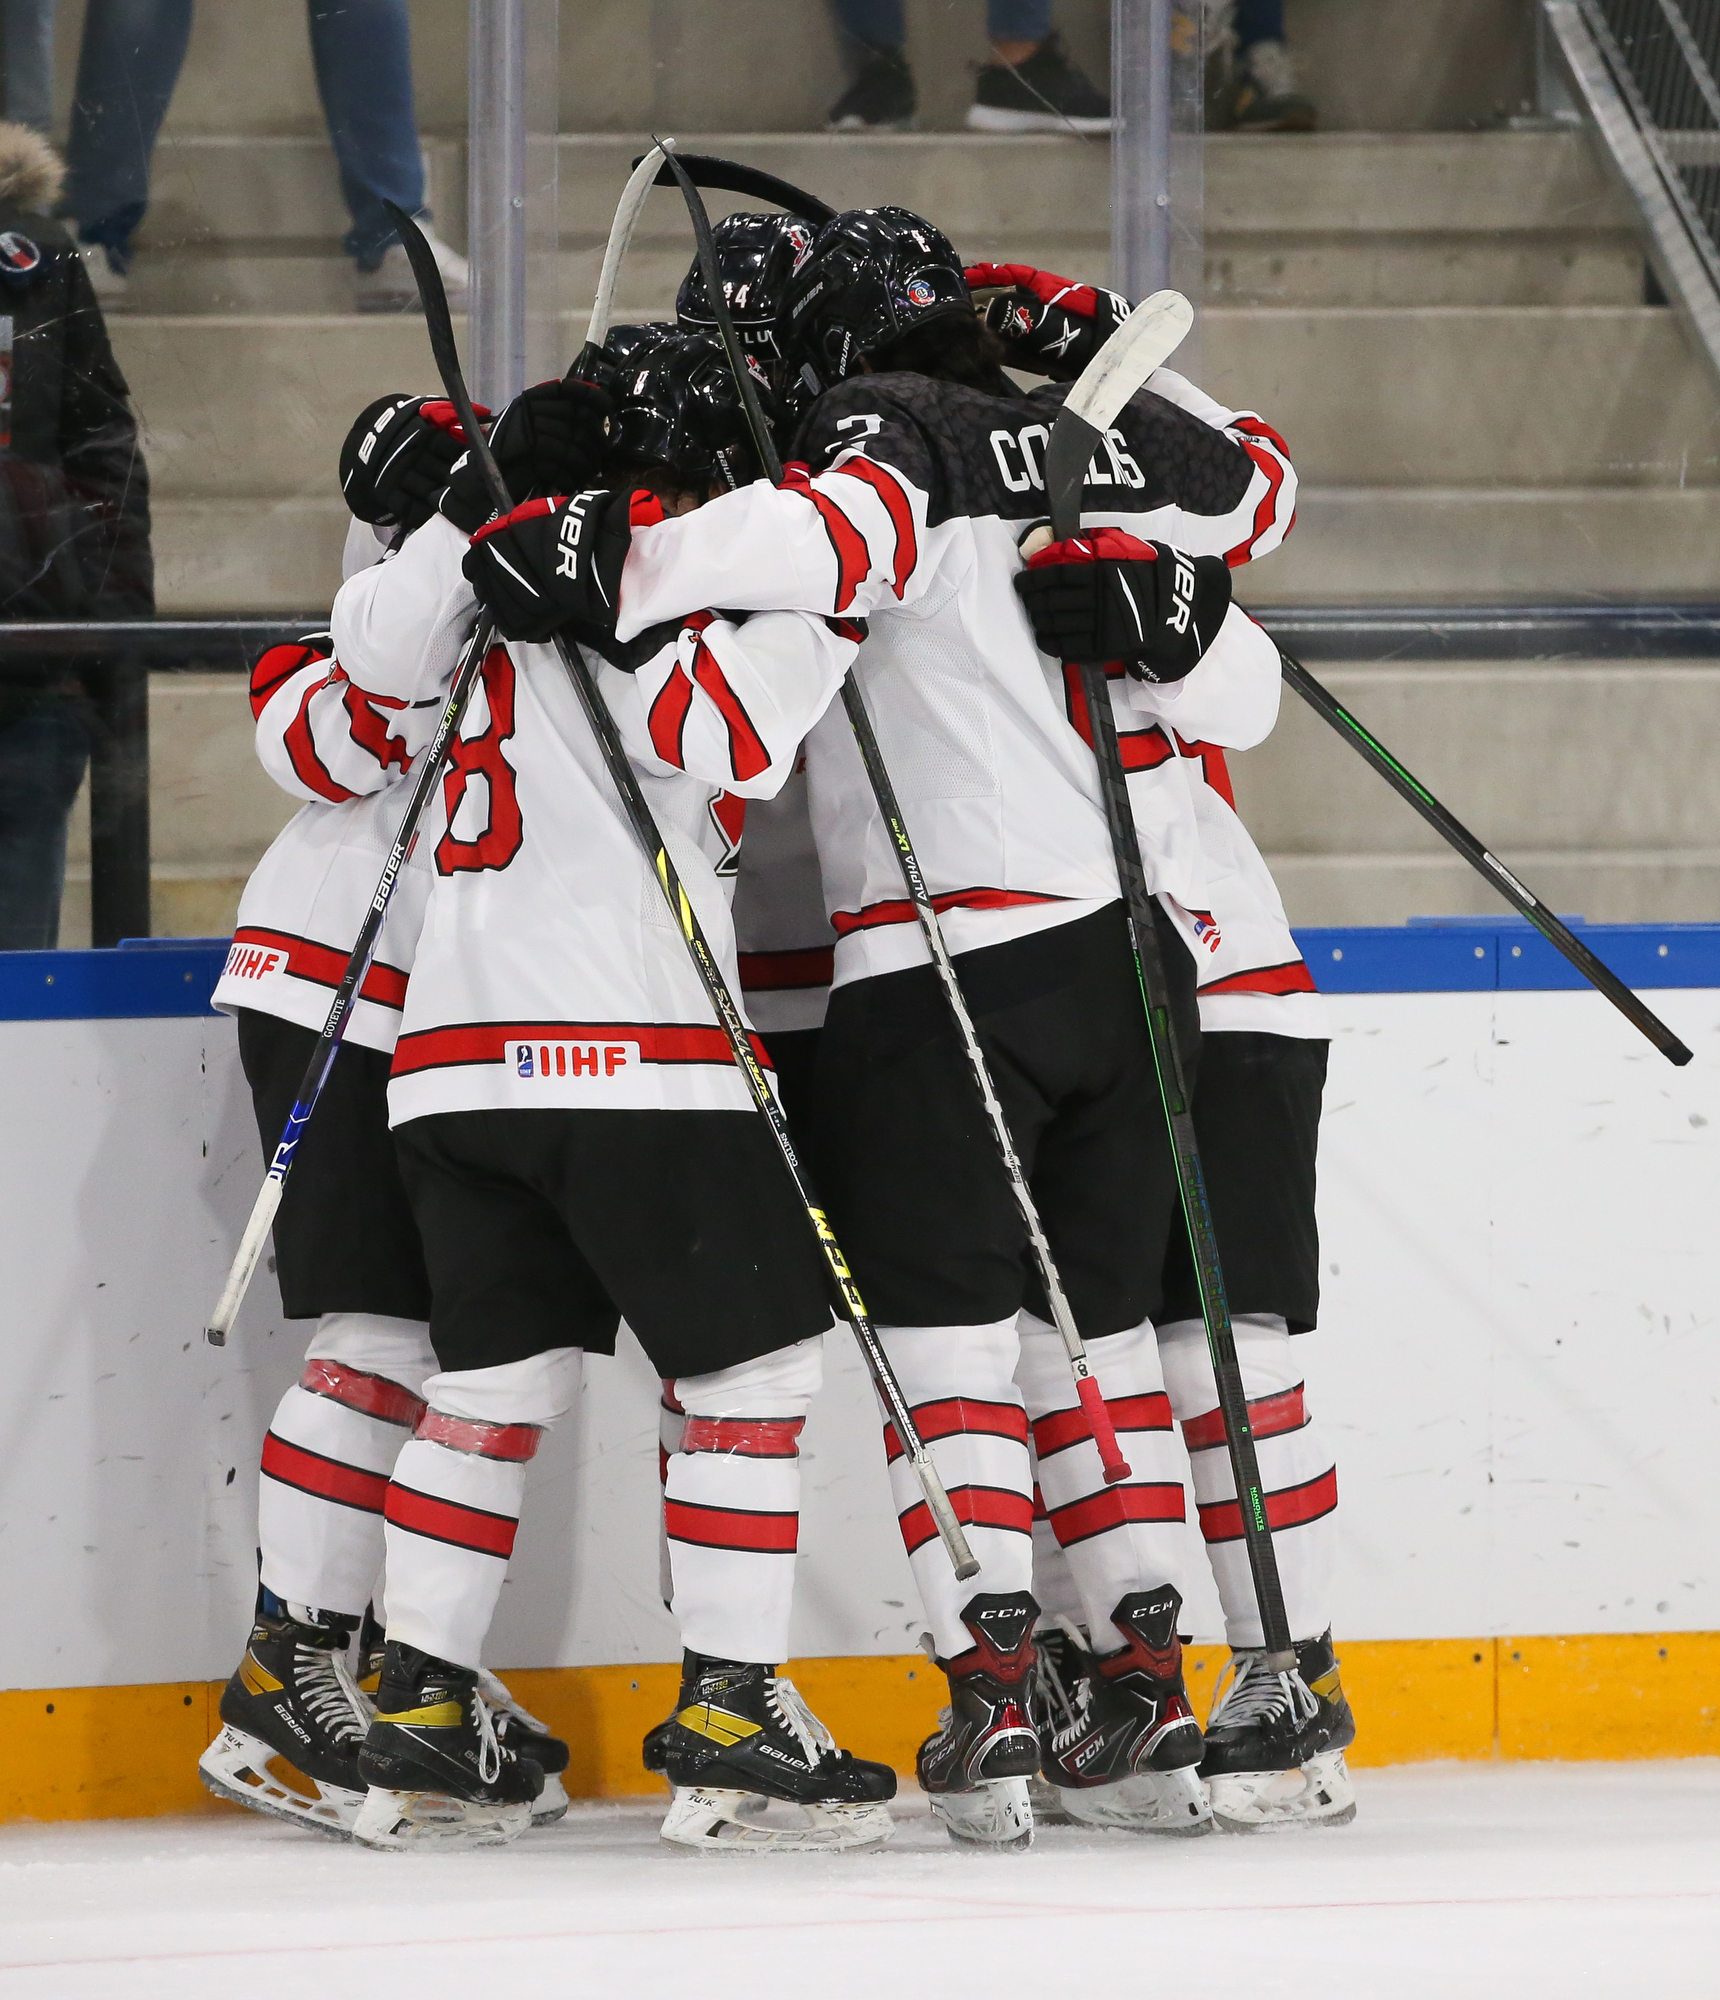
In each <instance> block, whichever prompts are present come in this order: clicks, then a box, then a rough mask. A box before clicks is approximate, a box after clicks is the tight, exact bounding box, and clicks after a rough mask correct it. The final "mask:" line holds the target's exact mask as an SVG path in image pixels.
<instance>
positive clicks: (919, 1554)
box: [878, 1319, 1033, 1660]
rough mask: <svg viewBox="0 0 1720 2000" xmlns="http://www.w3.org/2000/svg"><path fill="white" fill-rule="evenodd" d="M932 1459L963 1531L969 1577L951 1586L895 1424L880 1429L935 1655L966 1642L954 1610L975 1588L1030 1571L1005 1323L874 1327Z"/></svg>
mask: <svg viewBox="0 0 1720 2000" xmlns="http://www.w3.org/2000/svg"><path fill="white" fill-rule="evenodd" d="M878 1336H879V1338H880V1339H881V1340H882V1341H883V1343H884V1351H885V1353H887V1354H888V1355H889V1357H890V1360H891V1363H892V1364H893V1365H894V1367H895V1370H896V1373H897V1375H898V1376H899V1377H900V1378H901V1383H902V1389H903V1393H904V1394H905V1395H906V1396H907V1399H908V1403H909V1406H910V1408H911V1409H912V1410H913V1413H914V1421H915V1422H916V1423H917V1424H918V1425H919V1427H920V1435H921V1437H922V1438H923V1439H924V1440H925V1442H926V1444H927V1445H928V1446H929V1447H930V1448H931V1455H932V1463H933V1464H934V1465H935V1466H936V1467H937V1469H938V1473H939V1475H940V1477H941V1478H942V1479H943V1482H944V1485H945V1486H946V1487H947V1488H948V1489H949V1496H950V1503H951V1505H952V1506H953V1507H954V1508H955V1511H956V1518H957V1520H959V1521H960V1522H961V1523H962V1525H963V1526H964V1527H965V1528H966V1529H967V1537H968V1541H969V1543H970V1544H971V1546H972V1548H973V1552H974V1557H975V1559H976V1560H977V1561H978V1563H979V1574H978V1576H974V1577H969V1579H968V1580H967V1582H966V1583H958V1582H957V1581H956V1577H955V1571H954V1570H953V1569H952V1568H951V1567H950V1559H949V1557H948V1556H947V1555H946V1554H945V1553H944V1547H943V1543H942V1542H941V1540H940V1539H939V1536H938V1531H937V1527H936V1525H935V1524H934V1522H933V1520H932V1517H931V1513H930V1511H929V1509H928V1508H927V1506H926V1503H925V1502H924V1500H922V1499H921V1497H920V1488H919V1483H918V1481H916V1479H915V1478H914V1475H913V1471H912V1469H911V1468H910V1466H909V1464H908V1461H907V1458H906V1456H905V1455H904V1453H903V1451H902V1447H901V1443H900V1441H899V1440H898V1439H897V1436H896V1431H895V1426H894V1425H893V1424H888V1423H887V1424H885V1426H884V1448H885V1450H886V1452H887V1453H888V1455H889V1460H890V1490H891V1493H892V1495H893V1496H894V1499H895V1503H896V1516H897V1519H898V1521H899V1522H900V1524H901V1529H902V1540H903V1541H904V1543H905V1544H906V1545H907V1550H908V1561H909V1564H910V1566H911V1567H912V1569H913V1572H914V1581H915V1582H916V1583H917V1584H918V1585H919V1589H920V1600H921V1602H922V1603H923V1604H924V1605H925V1608H926V1618H927V1621H928V1622H929V1624H930V1625H931V1628H932V1638H933V1641H934V1643H935V1644H936V1646H937V1649H938V1656H939V1658H940V1659H945V1660H952V1659H955V1658H956V1657H957V1656H958V1655H959V1654H962V1653H966V1652H970V1651H971V1650H972V1648H973V1643H974V1640H973V1634H972V1633H971V1632H970V1631H969V1630H968V1628H967V1627H966V1626H965V1625H964V1624H963V1623H962V1620H961V1611H962V1606H963V1605H964V1604H966V1603H967V1602H968V1601H969V1600H970V1599H971V1598H972V1597H974V1596H975V1595H976V1594H977V1593H979V1592H981V1591H987V1592H997V1593H999V1594H1002V1595H1008V1594H1009V1593H1011V1592H1014V1591H1018V1590H1026V1589H1028V1588H1029V1587H1030V1584H1031V1579H1032V1573H1033V1541H1032V1528H1033V1497H1032V1496H1033V1476H1032V1472H1031V1469H1030V1467H1029V1463H1028V1456H1027V1415H1026V1412H1025V1411H1024V1410H1023V1408H1022V1404H1021V1391H1020V1390H1019V1389H1017V1387H1016V1386H1015V1380H1014V1375H1015V1362H1016V1333H1015V1321H1014V1320H1013V1319H1005V1320H997V1321H994V1322H992V1323H991V1324H990V1325H988V1326H881V1327H879V1329H878Z"/></svg>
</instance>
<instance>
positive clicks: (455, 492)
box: [441, 380, 610, 535]
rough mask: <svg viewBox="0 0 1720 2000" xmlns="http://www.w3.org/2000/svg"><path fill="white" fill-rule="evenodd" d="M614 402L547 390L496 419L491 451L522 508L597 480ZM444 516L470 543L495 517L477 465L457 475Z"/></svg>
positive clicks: (561, 387)
mask: <svg viewBox="0 0 1720 2000" xmlns="http://www.w3.org/2000/svg"><path fill="white" fill-rule="evenodd" d="M609 411H610V402H609V398H608V396H606V395H605V394H604V392H603V391H602V390H601V389H599V388H596V387H594V386H593V385H592V384H591V383H590V382H577V381H571V380H570V381H565V382H539V383H536V384H534V386H533V387H531V388H530V389H522V390H521V392H520V393H519V395H517V396H516V397H515V398H514V400H513V401H512V402H511V403H510V404H509V405H508V406H507V408H506V409H505V410H504V411H503V412H502V414H501V415H500V416H499V417H498V418H497V419H496V421H495V424H494V426H493V427H492V429H491V431H490V451H491V454H492V455H493V457H494V458H495V461H496V466H497V469H498V470H499V471H500V473H501V475H502V482H503V484H504V485H505V486H506V487H507V489H508V492H509V493H510V494H511V495H512V496H513V498H514V501H515V503H516V504H518V502H520V501H522V500H528V499H535V498H537V497H539V496H540V495H544V494H551V493H577V492H579V490H580V489H581V488H582V487H586V486H589V485H590V484H591V483H592V481H593V480H594V479H596V477H597V470H598V463H599V461H600V459H601V458H602V456H603V446H604V440H605V438H606V436H607V433H608V427H609ZM447 485H448V490H447V491H446V492H445V493H444V494H443V495H442V503H441V504H442V512H443V513H444V514H446V515H447V517H448V519H449V520H450V521H452V522H453V524H454V525H455V527H456V528H458V529H459V530H460V532H461V533H462V534H463V535H470V534H472V533H473V532H474V531H475V530H476V529H477V528H479V527H481V526H482V525H483V523H484V522H485V521H487V520H489V518H490V517H491V515H492V514H494V513H495V511H496V509H495V502H494V501H493V500H492V499H491V498H490V487H489V482H488V481H487V480H486V479H485V477H484V474H483V471H482V469H481V468H480V466H479V464H478V462H477V460H476V459H475V458H462V459H461V460H459V461H458V463H456V464H455V466H454V467H453V470H452V473H451V475H450V477H449V479H448V482H447Z"/></svg>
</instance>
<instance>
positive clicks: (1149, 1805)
mask: <svg viewBox="0 0 1720 2000" xmlns="http://www.w3.org/2000/svg"><path fill="white" fill-rule="evenodd" d="M1181 1608H1182V1599H1181V1598H1180V1597H1179V1596H1178V1594H1177V1593H1176V1591H1174V1590H1172V1589H1171V1588H1170V1587H1169V1586H1168V1585H1167V1586H1166V1587H1164V1588H1163V1589H1160V1590H1154V1591H1140V1590H1137V1591H1131V1592H1130V1593H1129V1595H1128V1596H1127V1597H1125V1598H1124V1599H1123V1600H1122V1602H1121V1603H1120V1604H1119V1605H1118V1606H1117V1608H1116V1610H1115V1611H1114V1612H1113V1613H1112V1614H1111V1618H1112V1623H1113V1624H1114V1625H1115V1626H1116V1627H1117V1629H1118V1631H1120V1632H1121V1633H1122V1634H1123V1635H1124V1637H1125V1639H1126V1640H1127V1642H1128V1643H1127V1644H1126V1645H1125V1646H1124V1647H1123V1650H1122V1651H1121V1652H1120V1653H1110V1654H1107V1655H1105V1656H1104V1657H1103V1658H1101V1657H1098V1656H1096V1655H1095V1654H1093V1653H1092V1652H1090V1651H1089V1650H1088V1649H1087V1648H1086V1647H1085V1646H1083V1645H1082V1644H1081V1643H1080V1641H1079V1639H1078V1637H1077V1636H1076V1635H1075V1634H1073V1633H1072V1632H1069V1631H1067V1630H1065V1631H1054V1632H1048V1633H1043V1634H1041V1636H1040V1659H1041V1669H1040V1684H1041V1686H1042V1688H1043V1689H1044V1690H1045V1694H1046V1697H1047V1708H1046V1710H1045V1711H1044V1712H1042V1714H1041V1717H1040V1744H1041V1759H1042V1765H1043V1769H1044V1772H1045V1775H1046V1778H1047V1779H1048V1780H1049V1781H1050V1782H1051V1783H1052V1784H1053V1785H1055V1787H1056V1788H1057V1797H1058V1802H1059V1804H1060V1805H1061V1807H1062V1809H1063V1811H1064V1813H1066V1814H1067V1815H1068V1817H1069V1818H1070V1819H1072V1820H1076V1821H1078V1822H1079V1823H1080V1824H1081V1825H1083V1826H1104V1827H1116V1828H1119V1829H1120V1830H1122V1831H1124V1832H1128V1833H1157V1834H1172V1835H1182V1836H1187V1835H1190V1834H1202V1833H1210V1832H1211V1831H1212V1811H1211V1808H1210V1807H1209V1806H1208V1804H1207V1801H1206V1796H1205V1794H1204V1792H1203V1791H1202V1789H1201V1783H1200V1773H1199V1771H1198V1769H1197V1766H1198V1765H1199V1763H1200V1755H1201V1737H1200V1729H1199V1726H1198V1725H1197V1724H1196V1722H1195V1719H1194V1714H1193V1711H1192V1710H1191V1709H1190V1707H1189V1704H1188V1691H1187V1689H1186V1688H1185V1687H1184V1686H1183V1677H1182V1643H1181V1641H1180V1640H1179V1639H1178V1637H1177V1629H1176V1619H1177V1612H1178V1611H1179V1610H1180V1609H1181Z"/></svg>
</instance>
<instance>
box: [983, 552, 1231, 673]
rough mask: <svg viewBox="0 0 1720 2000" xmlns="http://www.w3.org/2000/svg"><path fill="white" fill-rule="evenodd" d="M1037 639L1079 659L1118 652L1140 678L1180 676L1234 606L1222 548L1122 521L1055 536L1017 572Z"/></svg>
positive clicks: (1061, 656)
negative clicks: (1196, 549)
mask: <svg viewBox="0 0 1720 2000" xmlns="http://www.w3.org/2000/svg"><path fill="white" fill-rule="evenodd" d="M1015 588H1016V590H1017V592H1018V593H1019V594H1020V597H1021V601H1022V603H1023V604H1024V605H1026V607H1027V616H1028V620H1029V622H1030V623H1031V624H1032V626H1033V639H1034V644H1035V645H1037V646H1038V648H1039V650H1040V651H1041V652H1042V653H1049V654H1050V655H1051V657H1052V658H1053V659H1054V660H1068V661H1071V662H1073V663H1074V664H1075V665H1077V666H1084V665H1086V664H1088V663H1089V662H1093V663H1098V664H1103V665H1109V664H1110V662H1111V661H1113V660H1120V661H1121V662H1122V663H1123V665H1124V666H1126V667H1127V668H1128V670H1129V672H1130V673H1131V674H1133V675H1134V677H1135V678H1136V680H1140V681H1157V682H1161V683H1163V682H1167V681H1180V680H1182V679H1184V678H1185V677H1186V676H1187V675H1188V674H1191V673H1192V672H1193V671H1194V669H1195V668H1196V667H1197V666H1198V665H1199V664H1200V657H1201V655H1202V654H1203V653H1204V652H1205V651H1206V649H1207V647H1208V646H1210V645H1211V644H1212V642H1213V640H1214V639H1215V638H1216V637H1217V636H1218V628H1219V627H1220V626H1221V625H1222V624H1223V623H1224V614H1225V613H1226V612H1227V611H1228V610H1229V609H1230V571H1229V570H1228V569H1227V568H1226V567H1225V563H1224V559H1223V557H1222V556H1189V555H1184V553H1183V552H1182V550H1181V549H1173V548H1172V547H1171V546H1170V544H1169V543H1168V542H1142V541H1138V540H1136V538H1135V537H1134V536H1133V535H1130V534H1126V533H1125V532H1124V531H1123V529H1121V528H1094V529H1091V530H1090V531H1089V532H1088V533H1086V534H1084V535H1082V536H1080V537H1079V538H1078V539H1077V540H1075V541H1068V542H1053V543H1051V545H1050V546H1049V547H1048V548H1043V549H1041V550H1040V551H1039V553H1038V554H1037V555H1035V556H1033V557H1031V558H1030V559H1029V562H1028V565H1027V567H1026V569H1024V570H1022V571H1020V572H1019V573H1018V574H1017V576H1016V579H1015Z"/></svg>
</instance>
